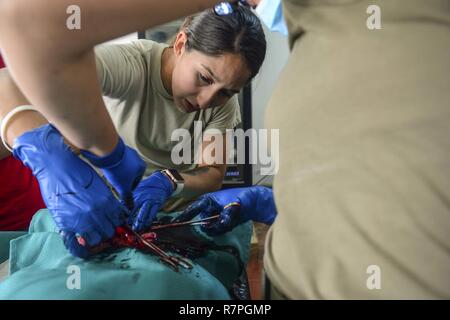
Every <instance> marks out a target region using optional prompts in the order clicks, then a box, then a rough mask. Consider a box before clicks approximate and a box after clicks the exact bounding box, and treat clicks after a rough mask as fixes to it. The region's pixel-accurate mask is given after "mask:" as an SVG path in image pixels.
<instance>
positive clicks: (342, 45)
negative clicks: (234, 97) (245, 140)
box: [264, 0, 450, 299]
mask: <svg viewBox="0 0 450 320" xmlns="http://www.w3.org/2000/svg"><path fill="white" fill-rule="evenodd" d="M283 5H284V6H285V7H284V15H285V18H286V20H287V24H288V26H289V29H290V33H291V43H292V53H291V56H290V58H289V61H288V63H287V65H286V67H285V69H284V71H283V73H282V75H281V77H280V80H279V82H278V85H277V87H276V89H275V91H274V94H273V96H272V98H271V100H270V102H269V106H268V113H267V117H266V119H267V123H268V127H269V128H275V129H280V166H279V168H280V169H279V172H278V174H277V175H276V177H275V180H274V194H275V202H276V205H277V209H278V217H277V219H276V220H275V223H274V224H273V226H272V228H271V230H270V234H269V235H268V237H267V242H266V255H265V261H264V263H265V269H266V271H267V274H268V276H269V278H270V280H271V282H272V284H273V285H275V287H276V288H277V289H278V291H280V292H281V293H282V294H284V295H285V296H287V297H289V298H297V299H302V298H308V299H323V298H327V299H376V298H385V299H409V298H425V299H426V298H447V299H448V298H450V105H449V101H450V59H449V57H450V10H449V2H448V1H440V0H427V1H423V0H396V1H392V0H368V1H362V0H314V1H306V0H289V1H284V2H283ZM370 5H378V6H379V9H380V10H381V12H380V13H381V29H380V30H377V29H375V30H370V29H369V28H367V23H366V22H367V19H368V18H369V17H370V16H371V15H372V14H373V11H372V10H373V9H371V10H369V11H370V12H371V13H370V14H368V13H367V9H368V7H369V6H370ZM369 9H370V8H369ZM370 22H371V21H370V20H369V25H370Z"/></svg>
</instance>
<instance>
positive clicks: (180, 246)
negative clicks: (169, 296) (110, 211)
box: [89, 215, 218, 271]
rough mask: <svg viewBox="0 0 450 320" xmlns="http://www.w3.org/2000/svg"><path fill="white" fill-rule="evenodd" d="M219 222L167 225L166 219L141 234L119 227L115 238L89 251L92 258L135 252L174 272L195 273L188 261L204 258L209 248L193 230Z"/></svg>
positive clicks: (206, 221)
mask: <svg viewBox="0 0 450 320" xmlns="http://www.w3.org/2000/svg"><path fill="white" fill-rule="evenodd" d="M217 218H218V215H216V216H212V217H209V218H206V219H202V220H196V221H187V222H181V223H170V222H169V223H164V219H163V220H160V221H158V222H156V223H155V224H153V225H152V226H151V227H150V228H149V229H148V230H147V231H144V232H142V233H137V232H135V231H133V230H132V229H131V228H130V227H128V226H126V225H124V226H120V227H116V230H115V231H116V232H115V235H114V237H113V238H111V239H110V240H108V241H105V242H102V243H101V244H99V245H98V246H95V247H91V248H90V249H89V250H90V252H91V254H97V253H100V252H102V251H104V250H107V249H120V248H134V249H137V250H140V251H143V252H147V253H150V254H154V255H157V256H159V257H160V260H161V261H162V262H163V263H165V264H167V265H168V266H170V267H171V268H172V269H173V270H175V271H178V270H179V267H182V268H185V269H192V264H191V263H190V262H189V261H188V260H187V259H186V258H190V259H192V258H196V257H199V256H201V255H203V254H204V253H205V252H206V250H207V249H208V248H207V247H208V246H209V244H208V243H207V242H205V241H201V240H200V239H199V237H198V235H197V234H196V233H195V231H194V230H193V228H192V227H193V226H195V225H204V226H207V225H208V224H209V223H211V222H213V221H214V220H216V219H217ZM169 251H170V252H171V253H169ZM173 253H175V254H176V255H175V254H173Z"/></svg>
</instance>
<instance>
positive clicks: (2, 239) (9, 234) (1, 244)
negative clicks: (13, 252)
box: [0, 231, 26, 263]
mask: <svg viewBox="0 0 450 320" xmlns="http://www.w3.org/2000/svg"><path fill="white" fill-rule="evenodd" d="M24 234H26V232H23V231H3V232H0V263H2V262H4V261H5V260H7V259H8V256H9V242H10V241H11V240H12V239H15V238H18V237H20V236H23V235H24Z"/></svg>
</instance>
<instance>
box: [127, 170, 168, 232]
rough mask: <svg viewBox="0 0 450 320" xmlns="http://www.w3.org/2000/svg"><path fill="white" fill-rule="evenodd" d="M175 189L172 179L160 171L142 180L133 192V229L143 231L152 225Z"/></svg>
mask: <svg viewBox="0 0 450 320" xmlns="http://www.w3.org/2000/svg"><path fill="white" fill-rule="evenodd" d="M173 191H174V186H173V184H172V181H170V179H169V178H168V177H167V176H166V175H164V174H163V173H162V172H160V171H156V172H154V173H153V174H152V175H151V176H149V177H148V178H146V179H144V180H142V181H141V182H140V183H139V184H138V186H137V187H136V190H134V193H133V199H134V208H133V211H132V217H133V220H132V221H131V223H130V224H131V225H132V228H133V230H135V231H142V230H143V229H145V228H146V227H148V226H150V225H151V223H152V222H153V220H154V219H155V217H156V214H157V213H158V211H159V209H161V207H162V206H163V204H164V203H165V202H166V200H167V199H168V198H169V197H170V195H171V194H172V193H173Z"/></svg>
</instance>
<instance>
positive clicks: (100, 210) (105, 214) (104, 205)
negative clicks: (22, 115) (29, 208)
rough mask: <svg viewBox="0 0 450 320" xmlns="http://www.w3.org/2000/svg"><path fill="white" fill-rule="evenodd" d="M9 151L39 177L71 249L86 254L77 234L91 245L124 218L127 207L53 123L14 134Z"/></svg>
mask: <svg viewBox="0 0 450 320" xmlns="http://www.w3.org/2000/svg"><path fill="white" fill-rule="evenodd" d="M13 155H14V157H16V158H17V159H20V160H21V161H22V162H23V163H24V164H25V165H26V166H27V167H28V168H30V169H31V171H32V172H33V174H34V176H35V177H36V178H37V180H38V182H39V186H40V189H41V193H42V197H43V199H44V202H45V204H46V205H47V208H48V209H49V210H50V213H51V215H52V217H53V219H54V221H55V223H56V225H57V227H58V228H59V229H60V230H61V231H62V233H63V237H64V243H65V244H66V247H67V248H68V249H69V251H70V252H71V253H72V254H74V255H76V256H79V257H82V258H84V257H86V256H87V248H85V247H82V246H80V244H79V243H78V241H76V240H77V238H76V237H77V236H81V237H83V238H84V240H85V242H86V243H87V245H89V246H94V245H96V244H98V243H99V242H100V241H101V240H102V239H108V238H111V237H112V236H113V235H114V228H115V227H116V226H119V225H121V224H123V222H124V220H125V217H126V215H127V213H128V212H127V210H126V208H125V207H124V206H123V205H121V204H120V202H119V201H118V200H116V198H115V197H114V195H113V194H112V193H111V191H110V190H109V188H108V187H107V186H106V184H105V183H104V182H103V180H102V179H101V178H100V177H99V176H98V174H97V173H96V172H95V171H94V170H93V169H92V168H91V167H90V166H89V165H88V164H87V163H85V162H84V161H83V160H81V159H80V158H79V157H78V156H76V155H75V154H74V153H73V152H72V151H71V149H70V148H69V146H68V145H67V144H65V143H64V139H63V137H62V136H61V134H60V133H59V131H58V130H57V129H56V128H55V127H53V126H52V125H51V124H47V125H44V126H42V127H39V128H37V129H34V130H31V131H28V132H26V133H24V134H22V135H21V136H19V137H18V138H16V140H15V142H14V145H13Z"/></svg>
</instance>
